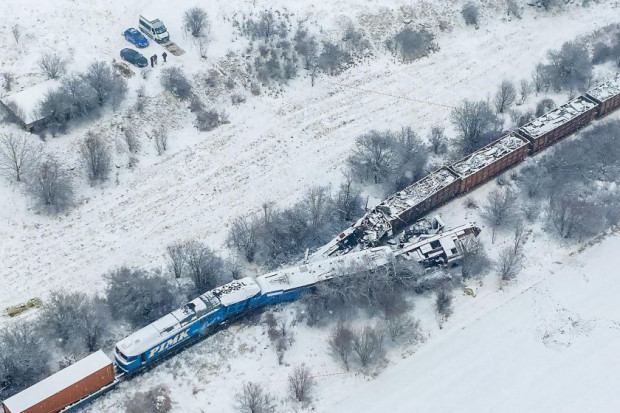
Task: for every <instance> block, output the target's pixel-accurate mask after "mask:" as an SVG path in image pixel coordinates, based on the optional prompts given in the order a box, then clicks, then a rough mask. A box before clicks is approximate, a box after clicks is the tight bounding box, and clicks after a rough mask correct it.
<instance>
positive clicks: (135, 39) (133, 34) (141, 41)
mask: <svg viewBox="0 0 620 413" xmlns="http://www.w3.org/2000/svg"><path fill="white" fill-rule="evenodd" d="M123 36H125V39H126V40H127V41H128V42H129V43H133V44H134V45H136V47H146V46H148V45H149V41H148V39H147V38H146V37H144V35H143V34H142V33H140V32H139V31H138V30H136V29H134V28H133V27H130V28H129V29H127V30H125V33H123Z"/></svg>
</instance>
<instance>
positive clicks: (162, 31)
mask: <svg viewBox="0 0 620 413" xmlns="http://www.w3.org/2000/svg"><path fill="white" fill-rule="evenodd" d="M138 27H140V30H141V31H142V33H144V34H146V35H147V36H148V37H150V38H151V39H153V40H155V41H156V42H157V43H168V42H169V41H170V35H169V34H168V29H166V26H164V22H162V21H161V20H159V19H154V18H152V16H150V17H146V16H145V15H141V16H140V19H139V26H138Z"/></svg>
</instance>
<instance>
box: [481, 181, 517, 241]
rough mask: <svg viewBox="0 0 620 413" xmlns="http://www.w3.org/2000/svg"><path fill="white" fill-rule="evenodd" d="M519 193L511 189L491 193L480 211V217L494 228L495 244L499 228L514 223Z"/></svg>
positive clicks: (493, 239)
mask: <svg viewBox="0 0 620 413" xmlns="http://www.w3.org/2000/svg"><path fill="white" fill-rule="evenodd" d="M517 197H518V195H517V193H516V192H515V191H514V190H513V189H512V188H510V187H504V188H496V189H494V190H492V191H491V192H489V194H488V195H487V198H486V201H485V203H484V204H483V205H482V208H481V210H480V217H481V218H482V219H484V220H485V221H486V222H487V224H489V226H490V227H491V228H492V231H493V234H492V237H491V239H492V242H495V232H496V230H497V228H499V227H501V226H503V225H506V224H509V223H511V222H513V221H514V219H515V218H516V214H517V211H518V205H517Z"/></svg>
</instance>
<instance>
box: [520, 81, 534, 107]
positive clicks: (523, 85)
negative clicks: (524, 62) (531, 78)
mask: <svg viewBox="0 0 620 413" xmlns="http://www.w3.org/2000/svg"><path fill="white" fill-rule="evenodd" d="M519 94H520V95H521V103H524V102H525V100H526V99H527V98H528V97H529V96H530V94H532V84H531V83H530V82H528V81H527V79H521V82H520V83H519Z"/></svg>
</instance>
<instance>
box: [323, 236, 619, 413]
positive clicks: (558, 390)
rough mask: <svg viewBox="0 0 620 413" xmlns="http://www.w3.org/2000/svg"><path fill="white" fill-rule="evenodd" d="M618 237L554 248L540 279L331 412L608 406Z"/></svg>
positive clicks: (613, 367) (612, 407) (613, 400)
mask: <svg viewBox="0 0 620 413" xmlns="http://www.w3.org/2000/svg"><path fill="white" fill-rule="evenodd" d="M618 248H620V236H619V235H617V234H616V235H614V236H611V237H608V238H607V239H605V240H604V241H603V242H601V243H600V244H597V245H595V246H593V247H590V248H589V249H587V250H586V251H585V252H584V253H583V254H581V255H578V256H574V257H569V256H566V255H565V254H562V253H561V252H559V253H557V254H554V255H555V257H554V259H555V260H556V261H555V262H553V263H549V265H548V266H547V268H545V269H544V271H543V273H542V274H540V275H541V276H542V279H541V280H540V281H538V282H535V283H533V284H532V285H531V286H529V287H528V288H526V289H524V290H521V289H516V291H513V290H511V289H507V290H506V291H504V292H500V293H496V294H492V295H490V296H488V297H486V298H485V299H483V300H479V301H478V302H476V303H475V304H472V305H473V306H485V307H488V310H487V311H485V312H484V313H483V314H480V315H478V314H476V313H475V312H474V311H471V309H463V310H464V311H463V312H461V311H459V314H463V313H468V315H467V316H466V317H468V319H467V320H459V322H455V323H452V324H450V326H449V327H447V328H446V331H443V332H442V334H438V335H436V336H435V337H431V339H429V340H428V341H427V342H426V343H425V344H424V345H423V346H421V347H420V349H419V351H417V352H416V354H415V355H413V356H411V357H409V358H407V359H406V360H403V361H401V362H399V363H397V364H395V365H394V366H392V367H389V368H387V369H386V370H385V371H384V372H383V374H381V375H380V376H379V377H378V378H377V379H376V380H374V381H372V382H369V383H366V384H362V385H360V386H358V387H356V388H355V389H354V390H353V391H352V392H350V393H349V394H343V395H342V396H341V397H339V398H338V399H339V400H338V401H337V402H336V403H335V405H334V406H333V407H330V408H329V411H334V412H343V413H344V412H355V411H366V412H388V411H389V412H394V413H399V412H403V413H404V412H412V411H424V412H454V411H459V412H497V411H501V412H550V411H554V412H586V411H589V412H601V413H602V412H610V413H611V412H617V411H618V408H620V394H618V392H617V391H616V388H617V384H618V382H619V381H620V360H618V357H617V354H618V352H619V351H620V318H619V317H618V314H619V313H620V303H619V301H618V299H617V297H618V295H619V294H620V278H619V273H618V268H619V267H620V257H618V254H617V251H618Z"/></svg>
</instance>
